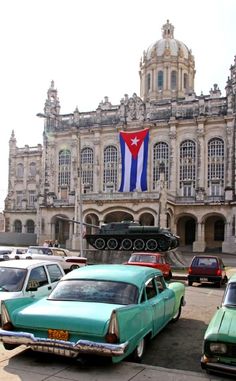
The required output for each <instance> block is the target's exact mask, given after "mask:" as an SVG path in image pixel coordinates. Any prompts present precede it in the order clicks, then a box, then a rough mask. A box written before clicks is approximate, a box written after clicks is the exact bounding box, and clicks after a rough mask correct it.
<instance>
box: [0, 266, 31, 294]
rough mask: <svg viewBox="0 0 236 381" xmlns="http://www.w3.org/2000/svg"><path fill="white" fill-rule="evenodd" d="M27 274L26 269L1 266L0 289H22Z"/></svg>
mask: <svg viewBox="0 0 236 381" xmlns="http://www.w3.org/2000/svg"><path fill="white" fill-rule="evenodd" d="M26 274H27V270H25V269H18V268H11V267H0V291H9V292H17V291H21V290H22V287H23V284H24V280H25V277H26Z"/></svg>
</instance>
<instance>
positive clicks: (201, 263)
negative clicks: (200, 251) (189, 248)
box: [192, 257, 218, 268]
mask: <svg viewBox="0 0 236 381" xmlns="http://www.w3.org/2000/svg"><path fill="white" fill-rule="evenodd" d="M192 266H193V267H195V266H196V267H211V268H216V267H218V261H217V259H216V258H206V257H196V258H194V260H193V262H192Z"/></svg>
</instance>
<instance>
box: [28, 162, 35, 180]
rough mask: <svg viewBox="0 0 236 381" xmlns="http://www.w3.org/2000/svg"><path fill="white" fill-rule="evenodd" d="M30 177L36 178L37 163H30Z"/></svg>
mask: <svg viewBox="0 0 236 381" xmlns="http://www.w3.org/2000/svg"><path fill="white" fill-rule="evenodd" d="M29 175H30V176H31V177H35V176H36V164H35V163H30V166H29Z"/></svg>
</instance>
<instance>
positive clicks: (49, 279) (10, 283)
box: [0, 259, 65, 317]
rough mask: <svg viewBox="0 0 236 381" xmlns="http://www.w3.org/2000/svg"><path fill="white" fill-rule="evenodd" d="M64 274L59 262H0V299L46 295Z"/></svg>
mask: <svg viewBox="0 0 236 381" xmlns="http://www.w3.org/2000/svg"><path fill="white" fill-rule="evenodd" d="M64 275H65V272H64V270H63V269H62V267H61V266H60V264H59V263H57V262H53V261H50V262H49V261H42V260H27V259H25V260H21V261H19V260H10V261H6V262H2V263H1V264H0V301H2V300H6V299H12V298H19V297H35V296H38V297H43V296H46V295H48V294H49V293H50V292H51V291H52V290H53V289H54V287H55V286H56V284H57V283H58V281H59V280H60V279H61V278H62V277H63V276H64ZM0 317H1V309H0Z"/></svg>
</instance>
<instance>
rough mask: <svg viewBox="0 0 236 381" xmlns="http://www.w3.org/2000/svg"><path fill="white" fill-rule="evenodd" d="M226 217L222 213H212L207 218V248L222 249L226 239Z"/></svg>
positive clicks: (208, 249) (210, 249)
mask: <svg viewBox="0 0 236 381" xmlns="http://www.w3.org/2000/svg"><path fill="white" fill-rule="evenodd" d="M224 229H225V219H224V217H222V216H220V215H212V216H209V217H208V218H206V220H205V241H206V250H207V251H212V250H218V251H219V250H221V249H222V242H223V241H224Z"/></svg>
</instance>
